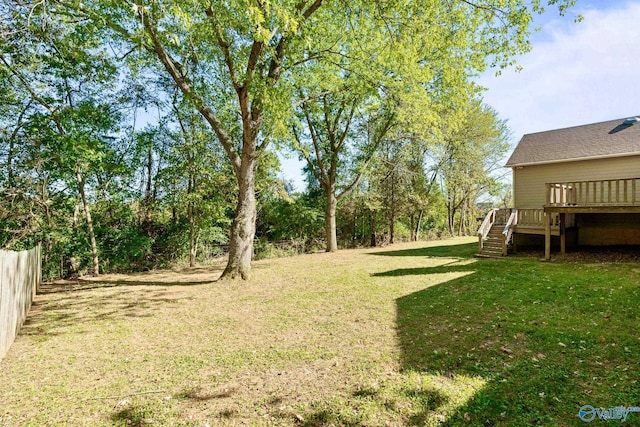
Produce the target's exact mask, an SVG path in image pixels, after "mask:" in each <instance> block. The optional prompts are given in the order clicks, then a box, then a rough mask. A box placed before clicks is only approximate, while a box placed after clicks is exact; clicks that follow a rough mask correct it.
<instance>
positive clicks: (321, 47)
mask: <svg viewBox="0 0 640 427" xmlns="http://www.w3.org/2000/svg"><path fill="white" fill-rule="evenodd" d="M573 3H574V2H573V1H570V0H548V1H540V0H536V1H533V2H529V1H525V0H504V1H500V2H494V1H492V0H475V1H467V0H461V1H454V2H444V1H439V0H428V1H417V0H415V1H413V0H409V1H406V0H385V1H369V0H354V1H350V2H344V1H341V0H335V1H325V0H295V1H289V0H285V1H278V2H273V1H268V0H246V1H245V0H242V1H240V0H238V1H232V2H228V1H224V2H222V1H215V0H210V1H206V2H205V1H200V0H192V1H178V0H153V1H143V0H135V1H131V2H112V1H110V0H60V1H44V2H34V3H29V2H28V3H24V2H17V1H14V0H4V1H3V3H2V6H1V7H0V17H1V20H0V25H1V26H0V33H1V34H2V35H3V40H2V41H1V42H0V74H2V76H3V77H4V78H3V81H2V83H1V84H2V86H3V87H2V89H4V90H3V91H2V95H1V96H2V100H3V105H2V107H1V108H2V110H1V111H0V115H1V117H0V123H1V124H2V133H1V139H0V144H1V148H2V151H1V153H2V156H3V157H2V159H3V163H4V165H5V167H4V170H5V171H6V174H3V175H4V177H3V179H2V185H3V188H2V192H3V194H2V203H3V206H2V209H0V215H3V216H4V217H5V218H7V222H6V224H7V225H6V226H5V228H4V230H3V231H2V233H3V238H2V243H3V244H4V245H5V246H7V247H12V246H14V247H16V246H19V245H20V244H25V242H26V241H27V240H28V238H30V239H33V235H38V236H44V238H45V239H46V240H47V241H48V242H49V246H48V249H49V251H50V253H51V254H53V253H55V252H56V251H62V252H64V253H65V255H64V256H65V257H67V258H70V257H71V256H72V255H71V254H73V253H75V252H78V250H79V247H80V246H78V245H77V244H76V243H73V244H71V243H70V242H74V241H78V240H82V239H84V237H83V238H82V239H79V237H78V236H79V234H78V233H79V231H78V230H79V228H78V225H79V217H78V215H77V213H78V212H77V211H78V207H81V209H82V210H83V211H84V214H85V215H84V217H85V219H84V225H83V227H82V229H83V230H85V231H83V233H84V232H86V239H87V240H86V242H87V243H86V246H87V247H89V248H90V252H91V254H92V255H91V258H92V261H91V262H92V269H93V272H94V273H95V274H98V272H99V271H100V267H99V264H100V260H99V259H100V253H101V252H102V253H103V255H104V256H106V257H107V258H113V255H109V253H108V252H109V250H106V249H105V247H104V244H102V243H101V242H100V240H101V239H103V240H104V241H108V240H109V241H113V239H114V235H118V236H119V237H118V239H125V240H128V241H129V242H130V244H126V245H125V246H127V247H129V246H135V244H132V243H131V242H138V243H139V244H140V247H141V248H146V249H144V250H141V251H138V252H137V253H138V255H137V256H138V257H143V258H146V259H147V261H149V262H152V260H153V259H154V258H155V257H154V256H153V255H152V254H151V253H152V252H159V251H162V250H167V251H170V250H174V251H175V248H173V249H169V248H170V247H171V245H170V244H168V242H169V240H170V239H168V236H169V235H171V233H173V232H177V233H184V234H183V235H188V236H189V237H188V239H186V240H188V241H189V244H188V246H189V247H190V256H189V258H190V259H191V263H192V264H193V263H194V262H195V258H196V257H197V253H198V247H199V246H198V242H201V241H200V240H199V239H200V238H201V237H202V236H205V235H208V236H214V235H215V236H217V237H216V238H215V239H213V237H211V239H209V241H210V243H213V242H214V241H216V242H217V244H219V245H223V246H226V245H228V247H225V249H228V252H229V257H228V263H227V267H226V269H225V271H224V274H223V277H228V278H235V277H241V278H245V279H246V278H249V275H250V266H251V258H252V256H253V255H254V242H255V241H256V238H257V239H258V241H259V240H260V239H261V238H262V237H263V236H261V235H260V233H261V230H259V229H258V235H256V221H257V220H258V216H259V215H261V212H263V211H262V209H266V207H267V205H269V204H270V203H273V201H274V197H265V194H264V192H266V191H272V192H273V194H276V195H277V194H282V193H286V185H281V184H278V183H276V181H277V180H274V179H273V177H274V174H275V171H276V170H277V169H278V165H277V162H274V159H275V157H274V152H276V151H282V150H286V149H287V147H290V146H293V147H294V148H295V149H297V150H298V152H299V154H300V155H301V156H302V157H303V158H305V159H306V161H307V165H308V167H309V172H310V173H311V174H313V176H314V177H315V179H316V180H317V182H318V183H319V184H320V186H321V187H322V188H321V190H322V191H323V192H324V199H325V200H324V202H323V203H320V204H318V203H316V202H312V199H313V198H314V197H312V196H313V191H315V190H314V189H312V188H310V189H309V194H307V197H306V199H305V198H304V197H301V198H298V199H295V197H297V196H295V195H291V194H289V195H287V196H286V197H285V199H283V200H289V202H291V203H299V202H300V201H302V200H306V201H307V202H308V203H309V204H310V205H309V207H311V206H314V209H321V210H324V216H325V222H326V223H327V224H328V225H327V226H326V227H325V229H326V232H325V235H326V240H327V249H328V250H335V249H336V248H337V235H338V234H343V231H340V224H336V219H335V215H336V210H337V209H338V206H337V202H338V201H340V200H343V199H344V198H346V197H347V196H349V197H352V201H351V202H349V203H348V205H349V209H351V210H352V213H354V212H357V211H358V210H360V213H361V214H362V212H368V215H370V216H371V221H367V223H368V224H369V228H371V230H369V232H373V233H374V234H375V228H376V227H374V226H373V224H374V223H375V218H374V216H375V215H377V214H378V213H379V210H376V209H373V208H372V206H373V205H371V204H369V205H367V203H365V202H364V200H365V199H363V198H362V197H363V195H364V194H366V193H367V192H370V191H374V189H375V188H376V185H374V183H375V182H376V178H375V176H374V174H373V172H374V171H375V170H379V169H378V168H376V167H375V163H376V162H379V161H381V156H380V155H379V150H380V147H382V146H383V145H385V144H386V146H387V147H392V146H395V145H397V144H400V143H401V142H402V143H403V144H406V145H408V146H410V147H415V148H411V149H407V150H409V151H412V152H414V154H415V153H421V155H419V156H418V155H414V156H413V160H412V163H411V165H412V166H411V167H410V168H408V169H407V170H409V169H411V170H412V171H413V172H412V175H411V176H409V175H407V177H406V179H407V181H406V182H412V183H414V184H415V188H416V191H417V192H416V193H415V194H414V195H411V196H410V195H407V196H406V197H407V199H406V200H413V202H412V203H407V204H406V206H407V209H409V210H412V211H413V214H411V215H409V216H411V217H412V218H413V219H412V225H411V227H410V228H411V229H412V230H414V229H415V224H414V223H413V222H415V219H416V218H417V217H416V215H417V212H418V211H420V212H424V211H425V210H424V209H418V210H417V211H416V210H415V209H414V208H413V207H415V206H417V205H422V206H426V205H427V204H429V205H431V204H433V203H432V202H433V201H429V202H426V201H425V202H422V201H418V200H417V199H416V198H420V200H426V199H424V198H425V197H427V196H426V194H429V195H430V196H429V197H432V196H433V195H434V194H435V192H431V191H430V190H429V191H426V192H425V188H426V187H424V183H425V182H430V180H429V179H428V178H425V177H428V176H429V172H428V169H429V166H428V164H426V163H425V161H424V160H423V158H424V156H425V155H426V153H427V152H429V151H434V150H435V151H437V150H436V149H435V147H436V146H445V145H446V141H451V138H453V137H452V135H457V136H456V138H457V139H458V140H459V143H458V144H459V145H460V149H459V150H458V151H457V152H458V153H462V152H463V151H465V150H466V151H469V150H470V148H469V147H471V145H469V144H474V142H469V141H467V140H466V139H465V138H466V137H467V135H465V134H464V130H463V129H462V128H460V129H457V127H458V126H459V124H460V123H462V122H464V118H465V117H466V116H465V115H466V114H467V112H468V111H469V109H470V108H471V109H472V108H478V107H477V105H479V104H478V103H479V101H478V100H479V93H480V89H481V88H479V87H477V86H476V85H475V84H474V82H473V77H474V76H476V75H477V74H478V73H480V72H482V71H484V70H485V69H486V68H487V67H489V66H492V67H496V68H497V69H500V68H503V67H507V66H511V65H513V63H514V58H515V56H516V55H518V54H522V53H526V52H527V51H528V50H529V49H530V44H529V35H530V31H531V28H530V24H531V22H532V17H533V15H534V14H536V13H542V12H544V10H545V8H546V7H550V6H553V7H556V8H557V9H558V10H559V11H560V13H564V12H565V11H566V10H567V8H568V7H570V6H571V5H572V4H573ZM474 105H475V106H476V107H473V106H474ZM152 109H156V110H157V112H156V113H155V118H151V117H152V115H151V113H150V110H152ZM144 111H146V113H144ZM485 111H486V110H485ZM139 115H145V116H146V119H145V121H147V122H148V123H147V126H148V129H147V130H146V131H144V132H142V131H141V129H140V126H141V125H140V124H138V123H137V119H136V118H137V117H138V116H139ZM154 121H155V122H156V123H153V122H154ZM132 123H133V124H132ZM500 123H501V122H500V121H499V120H495V117H494V120H493V122H492V123H489V124H488V126H497V127H500V126H502V124H500ZM485 136H486V138H488V139H489V140H490V139H492V137H491V136H490V135H489V134H487V135H485ZM478 143H480V142H478ZM416 144H417V145H416ZM443 144H444V145H443ZM407 150H404V149H403V150H400V151H398V156H399V155H400V152H406V151H407ZM435 151H434V152H435ZM394 156H395V155H394ZM394 158H395V157H394ZM389 159H390V158H389ZM389 159H387V161H390V160H389ZM399 159H400V157H397V160H398V161H399ZM394 161H395V160H394ZM480 167H484V166H480ZM392 170H395V171H396V172H398V171H399V169H392ZM396 172H394V174H395V173H396ZM231 176H232V177H233V179H232V180H229V179H226V177H231ZM393 176H394V178H393V179H395V177H396V175H393ZM418 176H421V177H420V178H418ZM478 176H479V175H478ZM144 177H146V179H144ZM403 179H404V178H403ZM425 179H426V181H425ZM263 180H266V181H264V182H263ZM387 181H388V180H384V179H383V180H382V181H378V182H387ZM447 182H455V181H451V179H449V178H447ZM419 183H423V184H419ZM418 187H421V190H419V191H418V190H417V188H418ZM72 188H73V189H72ZM429 188H431V187H429ZM267 189H269V190H267ZM316 190H318V189H316ZM417 194H421V195H420V196H418V195H417ZM442 194H443V196H446V197H449V195H450V194H452V191H451V190H450V189H449V188H448V187H447V186H443V187H442ZM18 195H19V196H18ZM317 195H319V194H317ZM367 197H369V196H367ZM371 197H373V198H369V200H375V199H376V197H374V195H371ZM394 197H395V196H394ZM275 198H276V199H277V197H275ZM54 199H55V200H54ZM289 202H287V203H289ZM305 203H306V202H305ZM362 203H364V204H362ZM465 203H467V202H465ZM469 203H471V202H469ZM471 204H472V203H471ZM322 205H324V206H322ZM18 206H20V208H19V209H13V207H18ZM367 206H369V208H367ZM409 206H411V208H409ZM36 207H37V208H36ZM52 208H55V209H54V210H55V211H56V215H60V217H59V220H54V216H55V215H52ZM10 211H12V212H15V215H13V216H12V217H11V218H9V214H8V212H10ZM96 212H97V215H98V217H99V218H96V219H97V224H94V222H96V221H95V220H94V218H93V217H92V214H94V216H95V214H96ZM299 212H304V209H302V210H299ZM376 212H377V213H376ZM354 215H355V213H354ZM420 215H422V214H420ZM120 216H122V217H120ZM183 216H184V218H186V222H185V225H184V227H186V228H185V229H184V230H182V231H177V230H179V229H180V227H181V226H179V224H180V223H181V217H183ZM65 217H66V218H67V219H65ZM360 217H362V215H360ZM401 217H402V215H400V216H399V217H398V218H401ZM123 218H127V220H126V221H125V222H126V225H125V224H123V222H122V221H123ZM332 218H333V219H332ZM393 218H396V217H395V216H393ZM258 222H259V223H261V224H263V225H264V224H265V223H264V222H260V221H258ZM352 222H353V224H352V227H351V230H350V231H349V232H348V233H347V234H349V235H351V240H350V241H351V242H354V241H355V240H357V239H356V236H357V235H364V234H367V233H365V232H364V231H363V230H364V228H365V227H364V225H363V224H364V222H362V223H360V225H358V220H357V219H354V220H353V221H352ZM394 222H395V219H393V220H391V223H394ZM45 224H46V226H45ZM94 225H95V226H97V227H94ZM358 227H360V228H361V229H362V230H360V231H358V230H357V229H358ZM94 228H95V229H94ZM214 228H215V229H217V230H218V231H216V232H214V233H209V232H208V231H207V229H209V231H211V230H213V229H214ZM292 229H300V228H299V227H292ZM25 230H28V231H25ZM69 230H72V231H69ZM73 230H76V231H73ZM125 230H127V231H126V232H125ZM172 230H173V231H172ZM414 231H415V230H414ZM345 232H346V231H345ZM449 232H452V230H451V227H449ZM56 233H62V234H64V235H65V236H66V237H65V238H64V239H62V238H61V237H60V235H58V234H56ZM74 233H76V234H74ZM225 233H228V238H221V237H220V236H221V235H224V234H225ZM312 234H313V233H312ZM391 234H393V233H391ZM414 234H416V233H414ZM28 235H29V237H28V238H27V236H28ZM72 236H74V237H72ZM107 236H108V237H107ZM124 236H128V237H124ZM63 241H64V242H67V243H65V244H63V243H62V242H63ZM21 242H22V243H21ZM162 242H164V243H162ZM201 244H202V245H204V244H205V243H204V242H201ZM202 245H201V247H204V246H202ZM62 247H64V249H62ZM101 247H102V248H101ZM62 252H60V253H62ZM134 252H135V251H134ZM104 256H103V257H104ZM62 258H63V257H62V256H61V260H62ZM81 258H82V257H81ZM156 261H157V259H156ZM110 262H111V263H112V264H111V265H113V261H110ZM61 263H62V264H64V262H63V261H61ZM119 265H121V264H119ZM61 270H64V268H62V267H61Z"/></svg>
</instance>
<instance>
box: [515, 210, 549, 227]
mask: <svg viewBox="0 0 640 427" xmlns="http://www.w3.org/2000/svg"><path fill="white" fill-rule="evenodd" d="M516 212H517V215H518V218H517V220H516V224H517V225H518V227H523V228H527V227H529V228H544V209H517V210H516ZM559 225H560V215H558V214H557V213H552V214H551V227H558V226H559Z"/></svg>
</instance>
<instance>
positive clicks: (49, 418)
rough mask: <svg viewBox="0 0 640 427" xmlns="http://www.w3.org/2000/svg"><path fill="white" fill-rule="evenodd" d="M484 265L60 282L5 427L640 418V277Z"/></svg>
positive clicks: (268, 263) (299, 260)
mask: <svg viewBox="0 0 640 427" xmlns="http://www.w3.org/2000/svg"><path fill="white" fill-rule="evenodd" d="M474 251H475V241H474V240H469V239H455V240H449V241H443V242H432V243H419V244H404V245H394V246H392V247H387V248H381V249H375V250H348V251H340V252H339V253H335V254H314V255H304V256H298V257H292V258H282V259H274V260H264V261H259V262H256V263H255V264H254V277H253V279H252V280H251V281H250V282H248V283H228V282H216V280H215V279H216V278H217V277H218V276H219V274H220V269H217V268H201V269H191V270H184V271H160V272H151V273H146V274H136V275H127V276H124V275H108V276H103V277H100V278H99V279H91V280H87V281H80V282H79V283H77V284H76V283H73V284H60V283H57V284H51V285H46V286H45V287H44V292H43V294H42V295H40V296H38V297H37V299H36V301H35V304H34V307H33V309H32V312H31V314H30V317H29V319H28V322H27V324H26V326H25V327H24V329H23V332H22V334H21V335H20V336H19V337H18V339H17V340H16V342H15V343H14V345H13V347H12V348H11V350H10V351H9V353H8V355H7V356H6V357H5V359H4V360H3V361H1V362H0V426H5V425H6V426H14V425H15V426H22V425H69V426H79V425H86V426H97V425H122V426H143V425H157V426H174V425H193V426H206V425H209V426H214V425H299V426H320V425H330V426H331V425H333V426H359V425H366V426H385V425H391V426H394V425H444V426H457V425H465V426H466V425H473V426H478V425H513V426H523V425H545V426H563V425H583V424H584V423H583V422H582V421H581V420H580V419H579V418H578V409H579V408H580V407H581V406H582V405H587V404H588V405H592V406H594V407H606V408H608V407H614V406H640V384H638V380H637V379H638V378H639V375H640V358H639V355H640V334H639V333H638V331H639V330H640V316H639V311H638V307H639V306H640V295H639V294H640V264H638V263H615V264H614V263H609V264H606V263H596V262H594V261H593V260H592V261H590V262H583V263H580V264H576V263H571V262H569V261H562V262H560V261H556V262H547V263H545V262H540V261H539V260H538V259H537V258H525V257H509V258H508V259H504V260H477V259H475V258H473V254H474ZM598 423H600V422H599V421H597V420H596V421H594V424H598ZM609 424H611V425H616V423H614V422H608V423H607V425H609ZM634 424H635V425H638V424H640V414H630V415H629V416H628V419H627V422H626V425H634Z"/></svg>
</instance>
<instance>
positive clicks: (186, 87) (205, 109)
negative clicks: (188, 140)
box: [139, 8, 241, 173]
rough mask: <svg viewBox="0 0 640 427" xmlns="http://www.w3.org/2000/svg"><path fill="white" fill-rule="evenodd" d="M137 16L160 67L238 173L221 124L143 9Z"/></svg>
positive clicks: (236, 158)
mask: <svg viewBox="0 0 640 427" xmlns="http://www.w3.org/2000/svg"><path fill="white" fill-rule="evenodd" d="M139 14H140V19H141V21H142V23H143V26H144V28H145V31H146V32H147V34H148V35H149V37H150V38H151V41H152V43H153V51H154V52H155V53H156V55H157V57H158V59H159V60H160V62H161V63H162V65H164V67H165V69H166V70H167V72H168V73H169V75H170V76H171V77H172V78H173V80H174V81H175V82H176V84H177V85H178V87H179V88H180V90H181V91H182V92H183V93H184V94H185V96H186V97H187V98H188V99H190V100H191V101H192V102H193V104H194V106H195V107H196V109H197V110H198V111H199V112H200V114H202V115H203V116H204V118H205V120H207V122H208V123H209V125H210V126H211V127H212V128H213V130H214V132H215V133H216V136H217V137H218V139H219V140H220V143H221V144H222V147H223V148H224V151H225V153H226V154H227V157H228V158H229V160H230V161H231V164H232V165H233V168H234V170H235V172H236V173H239V172H240V163H241V159H240V156H239V154H238V151H237V150H236V148H235V146H234V144H233V141H232V140H231V138H230V137H229V135H228V134H227V132H226V131H225V130H224V126H223V124H222V122H221V121H220V120H219V119H218V117H217V116H216V114H215V113H214V112H213V110H212V109H211V108H210V107H209V106H208V105H206V104H205V102H204V100H203V99H202V98H201V97H200V96H199V95H198V94H197V93H196V91H195V89H194V88H193V84H192V83H191V81H190V79H189V78H188V77H187V76H186V74H185V73H183V72H182V71H181V70H180V69H179V64H178V63H177V62H176V61H175V60H174V59H173V58H172V57H171V55H170V54H169V53H168V52H167V50H166V49H165V47H164V45H163V44H162V42H161V41H160V38H159V37H158V34H157V33H156V28H155V25H156V24H155V22H154V21H153V20H152V19H151V18H150V17H149V16H148V14H147V13H144V9H142V8H140V9H139Z"/></svg>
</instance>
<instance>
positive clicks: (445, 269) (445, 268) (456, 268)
mask: <svg viewBox="0 0 640 427" xmlns="http://www.w3.org/2000/svg"><path fill="white" fill-rule="evenodd" d="M475 265H476V263H474V262H473V261H471V262H470V263H469V262H468V261H467V263H465V264H460V261H452V262H449V263H446V264H443V265H438V266H435V267H413V268H397V269H395V270H389V271H383V272H380V273H373V274H372V276H374V277H398V276H423V275H428V274H440V273H453V272H473V271H475V268H474V267H475Z"/></svg>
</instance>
